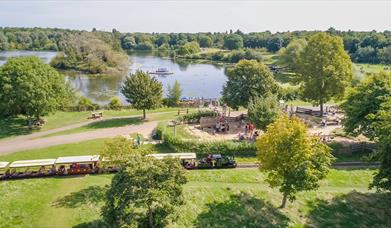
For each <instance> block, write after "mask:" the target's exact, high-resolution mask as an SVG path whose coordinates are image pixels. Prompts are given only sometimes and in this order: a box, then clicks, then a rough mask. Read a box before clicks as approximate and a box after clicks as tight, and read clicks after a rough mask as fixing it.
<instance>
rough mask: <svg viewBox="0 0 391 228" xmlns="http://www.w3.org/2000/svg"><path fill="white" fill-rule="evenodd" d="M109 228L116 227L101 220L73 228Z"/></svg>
mask: <svg viewBox="0 0 391 228" xmlns="http://www.w3.org/2000/svg"><path fill="white" fill-rule="evenodd" d="M109 227H115V226H113V225H111V224H108V223H106V222H105V221H103V220H100V219H99V220H95V221H92V222H85V223H81V224H77V225H75V226H73V227H72V228H109Z"/></svg>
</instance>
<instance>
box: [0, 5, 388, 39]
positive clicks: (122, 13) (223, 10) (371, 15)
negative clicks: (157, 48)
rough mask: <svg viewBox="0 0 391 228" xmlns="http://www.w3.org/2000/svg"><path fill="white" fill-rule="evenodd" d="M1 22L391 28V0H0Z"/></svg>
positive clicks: (167, 28) (126, 27) (155, 28)
mask: <svg viewBox="0 0 391 228" xmlns="http://www.w3.org/2000/svg"><path fill="white" fill-rule="evenodd" d="M0 27H51V28H53V27H56V28H70V29H82V30H91V29H92V28H94V27H95V28H96V29H98V30H105V31H111V30H112V28H116V29H117V30H119V31H121V32H225V31H227V30H230V29H233V30H236V29H240V30H242V31H244V32H258V31H266V30H269V31H272V32H277V31H293V30H326V29H328V28H329V27H334V28H336V29H338V30H349V29H351V30H355V31H371V30H377V31H384V30H391V0H372V1H371V0H355V1H354V0H328V1H325V0H301V1H298V0H258V1H255V0H253V1H250V0H241V1H235V0H230V1H229V0H227V1H223V0H212V1H208V0H198V1H190V0H181V1H180V0H176V1H173V0H144V1H137V0H127V1H126V0H122V1H115V0H114V1H109V0H107V1H102V0H101V1H93V0H80V1H77V0H65V1H64V0H63V1H54V0H52V1H38V0H30V1H21V0H13V1H7V0H0Z"/></svg>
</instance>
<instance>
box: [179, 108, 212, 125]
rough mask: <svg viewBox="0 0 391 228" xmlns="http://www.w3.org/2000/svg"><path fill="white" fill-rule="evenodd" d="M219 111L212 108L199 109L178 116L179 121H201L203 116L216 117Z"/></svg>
mask: <svg viewBox="0 0 391 228" xmlns="http://www.w3.org/2000/svg"><path fill="white" fill-rule="evenodd" d="M215 116H217V113H216V112H214V111H210V110H204V111H198V112H193V113H189V114H186V115H183V116H180V117H178V120H179V121H183V122H186V123H199V122H200V120H201V117H215Z"/></svg>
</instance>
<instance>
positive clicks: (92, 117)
mask: <svg viewBox="0 0 391 228" xmlns="http://www.w3.org/2000/svg"><path fill="white" fill-rule="evenodd" d="M102 117H103V112H97V113H91V116H90V117H88V118H87V119H93V120H95V119H100V118H102Z"/></svg>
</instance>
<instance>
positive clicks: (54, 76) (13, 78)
mask: <svg viewBox="0 0 391 228" xmlns="http://www.w3.org/2000/svg"><path fill="white" fill-rule="evenodd" d="M0 88H1V90H0V113H1V114H2V115H5V116H10V115H19V114H21V115H25V116H27V117H28V118H29V120H30V121H29V123H30V124H31V120H32V118H36V119H39V118H40V117H41V116H44V115H47V114H49V113H51V112H54V111H56V110H58V109H60V108H62V107H64V106H66V105H67V104H69V97H71V90H70V89H69V87H68V86H67V85H66V84H65V80H64V77H63V76H62V75H60V74H59V73H58V72H57V71H56V70H55V69H53V68H52V67H50V66H49V65H47V64H45V63H43V62H42V60H41V59H39V58H38V57H33V56H27V57H17V58H11V59H9V60H8V62H7V63H6V64H4V65H3V66H2V67H0Z"/></svg>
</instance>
